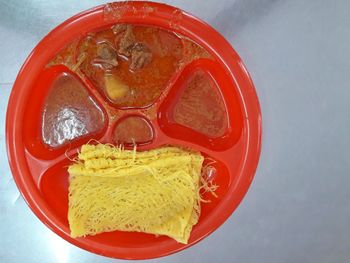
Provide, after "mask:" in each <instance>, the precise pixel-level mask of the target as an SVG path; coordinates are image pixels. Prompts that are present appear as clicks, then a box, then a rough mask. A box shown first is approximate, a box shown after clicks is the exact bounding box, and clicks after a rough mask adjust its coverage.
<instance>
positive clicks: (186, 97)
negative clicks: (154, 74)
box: [173, 71, 228, 138]
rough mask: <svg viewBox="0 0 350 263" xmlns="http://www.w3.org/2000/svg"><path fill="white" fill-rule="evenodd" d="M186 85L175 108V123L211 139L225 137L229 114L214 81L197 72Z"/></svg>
mask: <svg viewBox="0 0 350 263" xmlns="http://www.w3.org/2000/svg"><path fill="white" fill-rule="evenodd" d="M185 85H186V86H185V88H184V91H183V93H182V94H181V95H180V98H179V100H178V102H177V103H176V105H175V106H174V110H173V119H174V121H175V122H176V123H178V124H181V125H183V126H185V127H188V128H191V129H193V130H195V131H197V132H200V133H202V134H204V135H207V136H209V137H211V138H217V137H221V136H223V135H224V134H225V133H226V131H227V127H228V119H227V112H226V107H225V104H224V101H223V99H222V96H221V94H220V92H219V89H218V88H217V86H216V83H215V82H214V80H213V79H212V78H211V77H210V76H209V75H208V74H207V73H205V72H203V71H197V72H196V73H195V74H194V75H193V76H192V77H191V78H190V79H189V81H188V82H187V83H186V84H185Z"/></svg>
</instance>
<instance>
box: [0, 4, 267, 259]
mask: <svg viewBox="0 0 350 263" xmlns="http://www.w3.org/2000/svg"><path fill="white" fill-rule="evenodd" d="M111 10H112V11H113V12H111ZM115 11H117V13H116V12H115ZM116 22H126V23H133V24H142V25H151V26H157V27H161V28H165V29H168V30H171V31H174V32H176V33H178V34H180V35H183V36H185V37H188V38H190V39H192V40H193V41H195V42H197V43H198V44H200V45H201V46H202V47H204V48H205V49H206V50H207V51H208V52H209V53H210V54H211V56H212V57H213V60H208V59H203V60H197V61H194V62H193V63H191V64H189V65H188V66H186V67H185V68H184V69H183V71H182V72H180V73H179V74H177V75H176V76H174V77H173V78H172V79H171V84H172V85H171V88H170V90H169V91H168V92H166V93H164V94H162V95H161V96H160V98H159V99H158V101H157V102H156V103H155V104H154V105H152V106H150V107H151V108H150V109H140V110H133V109H130V110H124V111H123V112H122V113H121V114H120V115H121V116H119V117H124V116H128V115H135V114H136V115H139V116H144V117H145V118H146V119H148V120H149V121H150V123H151V124H152V126H153V131H154V138H153V140H152V141H151V142H150V143H148V144H145V145H140V146H139V148H138V149H139V150H145V149H150V148H154V147H159V146H162V145H165V144H173V145H183V146H188V147H192V148H194V149H197V150H200V151H201V152H202V153H203V154H204V155H205V156H208V157H209V158H212V159H214V160H216V163H215V165H214V166H215V168H216V175H215V177H214V179H213V180H214V182H215V183H216V184H217V185H219V188H218V190H217V195H218V198H213V197H211V196H205V198H208V199H210V200H211V202H210V203H204V204H203V205H202V213H201V217H200V220H199V222H198V224H197V225H196V226H195V227H194V229H193V231H192V233H191V237H190V239H189V243H188V244H187V245H183V244H179V243H177V242H175V241H174V240H172V239H170V238H167V237H155V236H153V235H149V234H142V233H128V232H118V231H115V232H110V233H103V234H99V235H96V236H87V237H85V238H77V239H74V238H71V237H70V235H69V226H68V221H67V209H68V197H67V193H68V173H67V168H66V167H67V165H69V163H70V161H69V160H68V159H67V155H68V156H70V157H74V155H75V154H76V152H77V149H79V147H80V145H81V144H83V143H86V142H87V141H89V140H90V139H95V140H99V141H100V142H103V143H107V142H113V131H114V128H115V125H116V123H117V119H118V118H117V119H116V120H115V119H112V118H110V116H109V110H110V108H109V107H110V106H108V105H107V104H106V103H105V101H104V98H103V96H99V95H98V92H97V91H96V89H95V87H94V86H93V85H92V84H91V83H90V82H89V81H87V80H85V79H83V80H82V81H83V83H84V85H85V87H86V89H87V90H88V92H89V93H91V96H92V97H93V98H94V99H95V100H96V101H97V104H98V105H100V106H101V107H102V108H103V107H105V109H103V112H104V114H105V116H106V120H107V121H106V124H105V127H103V128H102V129H101V131H98V132H96V133H93V134H90V135H88V136H84V137H82V138H80V139H77V140H74V141H72V142H71V143H68V144H66V145H64V146H62V147H60V148H59V149H53V148H50V147H47V146H45V145H43V143H42V142H41V141H40V137H38V136H39V135H38V134H40V133H39V132H38V131H39V130H40V125H41V115H40V114H41V109H42V107H43V101H44V99H45V96H46V94H47V91H48V89H49V87H50V83H51V82H52V80H53V79H54V76H57V75H58V74H61V73H62V72H69V70H68V69H67V68H65V67H63V66H55V67H53V68H50V69H49V70H48V69H46V68H45V66H46V64H47V63H48V61H50V59H52V57H53V56H54V55H55V54H56V53H57V52H58V51H59V50H61V49H62V48H63V47H65V46H66V45H67V44H68V43H70V42H71V41H73V40H74V39H76V38H78V37H81V36H83V35H84V34H86V33H87V32H90V31H92V30H96V29H99V28H103V27H106V26H110V25H112V24H114V23H116ZM198 69H200V70H203V71H205V72H207V73H208V74H209V75H210V76H211V77H212V78H213V80H214V81H215V82H216V83H217V86H218V87H219V88H220V93H221V94H222V98H223V101H224V104H225V107H226V111H227V118H228V128H227V132H226V133H225V134H224V135H223V136H221V137H218V138H209V137H207V136H205V135H204V134H200V133H198V132H196V131H194V130H192V129H189V128H188V127H184V126H181V125H178V124H176V123H173V122H171V118H170V117H169V114H170V113H171V107H173V105H174V103H175V101H176V98H177V94H178V91H179V89H180V87H181V83H182V82H183V81H185V80H186V79H187V78H188V77H189V76H190V75H191V74H192V72H194V71H195V70H198ZM6 142H7V150H8V157H9V162H10V166H11V169H12V173H13V176H14V178H15V181H16V184H17V186H18V188H19V189H20V191H21V193H22V195H23V197H24V198H25V200H26V202H27V203H28V205H29V206H30V207H31V209H32V210H33V212H34V213H35V214H36V215H37V216H38V217H39V218H40V220H42V221H43V222H44V223H45V224H46V225H47V226H48V227H50V228H51V229H52V230H53V231H54V232H56V233H57V234H58V235H60V236H61V237H63V238H64V239H66V240H67V241H69V242H71V243H72V244H75V245H77V246H79V247H81V248H84V249H86V250H89V251H91V252H94V253H98V254H101V255H105V256H109V257H115V258H124V259H145V258H154V257H160V256H164V255H168V254H170V253H174V252H176V251H180V250H182V249H184V248H186V247H189V246H191V245H193V244H195V243H196V242H198V241H200V240H201V239H203V238H204V237H205V236H207V235H209V234H210V233H211V232H213V231H214V230H215V229H216V228H218V227H219V226H220V225H221V224H222V223H223V222H224V221H225V220H226V219H227V218H228V217H229V216H230V215H231V213H232V212H233V211H234V210H235V209H236V207H237V206H238V205H239V203H240V202H241V200H242V198H243V197H244V195H245V193H246V192H247V190H248V187H249V185H250V183H251V181H252V179H253V177H254V173H255V169H256V167H257V163H258V159H259V155H260V146H261V114H260V108H259V102H258V99H257V96H256V92H255V89H254V86H253V83H252V81H251V79H250V77H249V74H248V72H247V70H246V69H245V67H244V65H243V63H242V61H241V59H240V58H239V56H238V55H237V53H236V52H235V51H234V50H233V49H232V47H231V46H230V44H229V43H228V42H227V41H226V40H225V39H224V38H223V37H222V36H221V35H220V34H219V33H218V32H216V31H215V30H214V29H213V28H211V27H210V26H209V25H207V24H205V23H204V22H202V21H201V20H199V19H197V18H195V17H193V16H192V15H189V14H187V13H185V12H183V11H181V10H179V9H176V8H174V7H171V6H168V5H164V4H157V3H152V2H126V3H115V4H112V5H107V6H99V7H97V8H94V9H91V10H88V11H86V12H83V13H81V14H78V15H76V16H74V17H72V18H71V19H69V20H67V21H65V22H64V23H62V24H61V25H59V26H58V27H57V28H55V29H54V30H53V31H52V32H50V33H49V34H48V35H47V36H46V37H45V38H44V39H43V40H42V41H40V43H39V44H38V45H37V46H36V47H35V49H34V50H33V52H32V53H31V54H30V56H29V57H28V59H27V60H26V62H25V63H24V65H23V67H22V69H21V71H20V72H19V74H18V76H17V79H16V82H15V84H14V87H13V90H12V93H11V97H10V101H9V105H8V111H7V121H6Z"/></svg>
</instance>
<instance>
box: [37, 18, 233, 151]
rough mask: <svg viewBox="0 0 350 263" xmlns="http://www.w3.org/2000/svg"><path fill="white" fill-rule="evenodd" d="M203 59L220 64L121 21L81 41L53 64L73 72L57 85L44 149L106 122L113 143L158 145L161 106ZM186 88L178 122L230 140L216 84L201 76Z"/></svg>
mask: <svg viewBox="0 0 350 263" xmlns="http://www.w3.org/2000/svg"><path fill="white" fill-rule="evenodd" d="M203 58H204V59H212V57H211V56H210V54H209V53H208V52H207V51H206V50H205V49H204V48H202V47H201V46H200V45H198V44H196V43H195V42H193V41H191V40H189V39H187V38H185V37H183V36H179V35H177V34H175V33H173V32H170V31H167V30H164V29H160V28H157V27H152V26H140V25H132V24H116V25H113V26H111V27H109V28H105V29H103V30H99V31H94V32H90V33H88V34H86V35H85V36H83V37H81V38H79V39H76V40H75V41H73V42H72V43H71V44H69V45H68V46H67V47H65V48H64V49H63V50H61V51H60V52H59V53H58V54H57V55H56V57H54V58H53V59H52V60H51V61H50V62H49V63H48V65H47V67H54V66H56V65H64V66H66V67H67V72H65V73H62V74H61V75H58V76H57V78H56V79H54V80H53V81H52V84H51V87H50V89H49V93H48V96H47V97H46V100H45V102H44V107H43V117H42V129H41V131H42V140H43V142H44V144H45V145H47V146H48V147H54V148H55V147H60V146H62V145H64V144H66V143H68V142H70V141H72V140H75V139H77V138H80V137H82V136H87V135H88V134H91V135H93V134H94V133H96V132H98V131H100V130H102V129H103V128H104V125H105V124H106V123H108V127H111V129H113V131H112V132H110V134H111V138H110V142H113V143H118V144H147V143H151V142H152V140H153V139H154V136H156V134H155V133H154V132H153V131H154V128H153V127H152V120H154V119H155V118H156V116H157V112H158V107H159V106H160V105H161V103H162V102H163V100H164V98H165V97H166V95H167V93H168V92H169V90H171V88H172V85H173V84H174V82H176V81H177V79H178V78H181V71H182V70H183V69H184V68H185V67H187V66H189V65H190V63H191V62H193V61H195V60H197V59H203ZM186 85H187V87H185V88H184V92H183V93H182V95H180V96H177V98H174V100H177V102H176V103H175V108H174V112H173V113H172V116H173V120H172V121H173V122H176V123H177V124H179V125H182V126H185V127H187V128H190V129H192V130H194V131H196V132H198V133H201V134H204V135H205V136H208V137H210V138H215V137H221V136H223V135H224V134H225V132H226V129H227V125H228V124H227V123H228V120H227V114H226V108H225V103H224V101H223V99H222V96H221V94H220V92H219V91H218V88H217V86H216V83H215V81H213V80H212V79H211V78H210V77H208V76H206V75H205V74H204V73H203V72H193V76H192V77H191V78H190V80H189V81H187V82H186ZM88 90H89V91H88ZM90 93H91V94H90ZM99 105H101V107H103V108H104V109H105V110H106V111H105V112H106V114H105V113H104V111H103V110H102V109H101V107H100V106H99ZM170 115H171V114H170Z"/></svg>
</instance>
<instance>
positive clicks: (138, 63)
mask: <svg viewBox="0 0 350 263" xmlns="http://www.w3.org/2000/svg"><path fill="white" fill-rule="evenodd" d="M151 60H152V53H151V51H150V49H149V48H148V47H147V46H146V45H145V44H143V43H137V44H136V45H135V46H134V47H133V48H132V50H131V64H130V69H131V70H138V69H141V68H143V67H144V66H146V65H147V64H149V63H150V62H151Z"/></svg>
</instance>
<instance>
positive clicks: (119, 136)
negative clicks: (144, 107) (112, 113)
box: [114, 116, 153, 144]
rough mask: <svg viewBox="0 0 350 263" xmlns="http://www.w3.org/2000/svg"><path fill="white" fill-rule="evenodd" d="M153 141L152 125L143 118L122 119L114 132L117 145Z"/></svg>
mask: <svg viewBox="0 0 350 263" xmlns="http://www.w3.org/2000/svg"><path fill="white" fill-rule="evenodd" d="M152 139H153V130H152V127H151V124H150V123H149V122H148V121H147V120H146V119H145V118H143V117H139V116H129V117H126V118H124V119H122V120H121V121H120V122H119V123H118V124H117V126H116V128H115V130H114V141H115V142H116V143H125V144H133V143H140V144H143V143H147V142H150V141H152Z"/></svg>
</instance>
